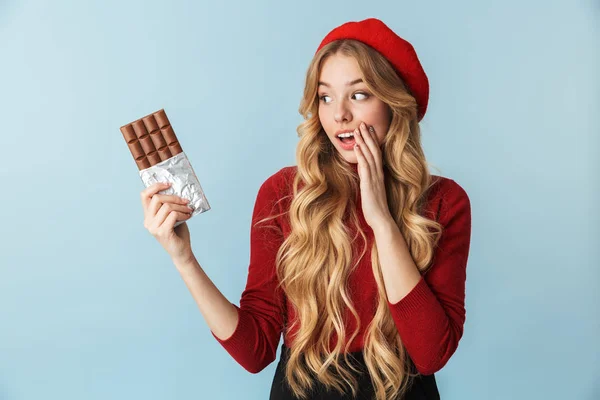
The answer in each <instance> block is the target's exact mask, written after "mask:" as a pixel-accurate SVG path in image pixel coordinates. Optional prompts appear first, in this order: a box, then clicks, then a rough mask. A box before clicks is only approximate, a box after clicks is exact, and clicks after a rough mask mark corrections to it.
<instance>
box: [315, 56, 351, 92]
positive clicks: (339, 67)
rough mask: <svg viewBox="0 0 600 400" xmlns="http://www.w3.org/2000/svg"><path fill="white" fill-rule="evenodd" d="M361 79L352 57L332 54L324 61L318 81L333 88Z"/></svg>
mask: <svg viewBox="0 0 600 400" xmlns="http://www.w3.org/2000/svg"><path fill="white" fill-rule="evenodd" d="M358 78H362V73H361V72H360V68H359V67H358V62H357V61H356V60H355V59H354V57H349V56H344V55H342V54H333V55H331V56H329V57H327V58H326V59H325V61H324V62H323V64H322V66H321V72H320V74H319V81H323V82H327V83H329V84H330V85H333V86H343V85H345V83H346V82H348V81H350V80H353V79H358Z"/></svg>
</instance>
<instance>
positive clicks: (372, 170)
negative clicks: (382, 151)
mask: <svg viewBox="0 0 600 400" xmlns="http://www.w3.org/2000/svg"><path fill="white" fill-rule="evenodd" d="M361 126H362V123H361ZM364 135H365V133H364V132H363V130H362V128H360V127H359V128H357V129H356V131H355V132H354V137H358V139H357V143H358V144H359V145H360V147H361V151H362V153H363V155H364V157H365V160H366V161H367V168H368V169H369V173H371V174H374V173H375V172H376V171H375V160H374V159H373V154H371V151H370V149H369V145H368V144H367V142H366V141H365V138H364Z"/></svg>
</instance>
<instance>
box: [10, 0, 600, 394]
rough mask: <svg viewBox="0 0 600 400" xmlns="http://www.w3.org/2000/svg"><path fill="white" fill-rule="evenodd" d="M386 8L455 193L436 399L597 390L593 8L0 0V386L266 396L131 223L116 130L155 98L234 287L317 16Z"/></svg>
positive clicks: (283, 150) (598, 89)
mask: <svg viewBox="0 0 600 400" xmlns="http://www.w3.org/2000/svg"><path fill="white" fill-rule="evenodd" d="M367 17H378V18H381V19H383V20H384V22H386V23H387V24H388V25H389V26H390V27H391V28H392V29H394V30H395V31H396V32H397V33H398V34H400V35H401V36H403V37H405V38H406V39H408V40H409V41H411V42H412V43H413V45H414V46H415V48H416V49H417V52H418V54H419V57H420V59H421V61H422V63H423V65H424V68H425V70H426V72H427V74H428V76H429V79H430V83H431V100H430V105H429V109H428V113H427V115H426V117H425V119H424V120H423V122H422V131H423V138H424V146H425V151H426V155H427V157H428V160H429V161H430V163H432V164H433V165H435V166H437V168H438V169H439V171H435V170H434V171H432V172H433V173H438V174H441V175H444V176H448V177H450V178H452V179H454V180H456V181H457V182H458V183H459V184H461V185H462V186H463V187H464V188H465V190H466V191H467V193H468V194H469V196H470V199H471V203H472V213H473V214H472V217H473V231H472V244H471V254H470V258H469V264H468V265H469V267H468V282H467V305H466V308H467V322H466V327H465V334H464V336H463V339H462V341H461V342H460V346H459V348H458V351H457V353H456V354H455V355H454V356H453V357H452V359H451V360H450V362H449V363H448V364H447V365H446V367H445V368H444V369H443V370H442V371H440V372H438V373H437V374H436V377H437V381H438V385H439V388H440V392H441V394H442V398H443V399H444V400H459V399H460V400H481V399H489V400H491V399H567V398H568V399H583V400H587V399H589V400H592V399H599V398H600V383H599V380H598V377H599V376H600V359H599V352H600V351H599V347H600V346H599V344H598V337H600V307H599V303H600V295H599V290H598V284H599V283H600V272H599V266H600V254H599V246H598V242H599V238H600V229H599V226H600V213H599V211H598V209H597V207H595V206H597V205H598V202H599V199H600V180H599V179H598V171H599V167H600V154H599V152H600V140H599V139H598V134H599V133H600V116H599V110H600V78H599V75H598V71H600V57H599V52H600V51H599V50H600V32H599V30H600V29H599V26H600V24H599V21H600V5H599V2H598V1H597V0H593V1H592V0H587V1H562V2H559V1H526V2H523V1H516V0H511V1H503V2H494V4H492V2H483V1H456V2H441V1H438V2H426V1H423V2H414V1H413V2H408V1H386V2H373V1H369V2H358V1H330V2H320V1H319V2H318V1H312V2H311V1H302V2H282V1H253V2H242V1H238V2H231V1H229V2H204V1H203V2H191V1H190V2H170V1H169V2H167V1H161V2H157V1H152V2H149V1H146V2H142V1H138V2H125V3H124V2H121V1H119V2H117V1H102V2H100V1H98V2H93V3H92V2H83V1H81V2H76V1H71V2H66V1H58V2H50V1H21V2H16V1H10V0H9V1H4V2H2V3H0V49H1V50H2V52H1V56H0V59H1V63H0V94H1V95H0V116H1V120H2V127H1V128H2V146H1V148H2V160H3V161H2V165H3V167H2V168H1V173H0V178H1V179H2V187H3V189H2V204H1V207H0V218H1V221H2V229H1V234H0V235H1V236H0V239H1V246H2V251H0V274H1V276H0V399H5V400H21V399H64V400H67V399H78V400H79V399H90V400H92V399H147V400H150V399H191V398H195V399H215V400H216V399H266V398H268V393H269V390H270V385H271V380H272V378H273V374H274V371H275V365H276V362H274V363H272V364H271V365H269V366H268V367H267V368H266V369H265V370H263V371H262V372H261V373H260V374H258V375H252V374H250V373H248V372H246V371H245V370H244V369H242V367H241V366H239V365H238V364H237V363H236V362H235V361H234V360H233V359H232V358H231V357H230V356H229V355H228V354H227V353H226V352H225V350H224V349H222V348H221V347H220V345H219V344H218V343H217V342H216V341H215V340H214V338H213V337H212V335H211V334H210V331H209V330H208V327H207V325H206V323H205V321H204V320H203V318H202V316H201V314H200V312H199V311H198V309H197V308H196V304H195V303H194V301H193V299H192V297H191V295H190V294H189V292H188V290H187V288H186V286H185V284H184V283H183V281H182V279H181V277H180V276H179V274H178V273H177V271H176V270H175V268H174V266H173V265H172V264H171V262H170V259H169V258H168V256H167V254H166V253H165V252H164V250H163V249H162V247H160V245H159V244H158V242H156V240H155V239H154V238H153V237H152V236H151V235H150V234H149V233H148V232H147V231H146V230H145V229H144V227H143V222H142V208H141V204H140V201H139V193H140V191H141V190H142V189H143V185H142V182H141V180H140V179H139V177H138V175H137V168H136V166H135V163H134V162H133V158H132V156H131V154H130V153H129V150H128V149H127V146H126V145H125V142H124V140H123V138H122V136H121V133H120V131H119V127H120V126H121V125H123V124H126V123H128V122H131V121H132V120H134V119H137V118H140V117H142V116H144V115H147V114H149V113H151V112H153V111H156V110H158V109H160V108H165V110H166V111H167V114H168V116H169V118H170V119H171V122H172V123H173V127H174V129H175V131H176V133H177V135H178V137H179V138H180V141H181V143H182V146H183V148H184V150H185V151H186V154H187V155H188V157H189V158H190V160H191V162H192V165H193V166H194V169H195V171H196V173H197V175H198V178H199V180H200V182H201V184H202V186H203V189H204V190H205V193H206V195H207V198H208V200H209V202H210V204H211V206H212V210H210V211H209V212H206V213H204V214H200V215H198V216H196V217H194V218H193V219H192V220H191V221H190V222H189V225H190V229H191V233H192V244H193V248H194V250H195V253H196V255H197V257H198V259H199V261H200V264H201V265H202V266H203V268H204V269H205V270H206V272H207V273H208V275H209V276H210V277H211V278H212V279H213V280H214V282H215V283H216V284H217V286H218V287H219V288H220V289H221V290H222V291H223V292H224V294H225V295H226V296H227V298H228V299H230V300H231V301H233V302H234V303H236V304H237V303H238V301H239V296H240V294H241V292H242V290H243V288H244V285H245V282H246V273H247V267H248V260H249V227H250V217H251V212H252V208H253V205H254V200H255V196H256V193H257V190H258V188H259V186H260V184H261V183H262V182H263V181H264V180H265V179H266V178H267V177H268V176H269V175H271V174H273V173H275V172H276V171H277V170H279V169H280V168H282V167H283V166H286V165H294V164H295V153H294V151H295V146H296V144H297V140H298V138H297V134H296V130H295V129H296V126H297V125H298V123H300V121H301V117H300V115H299V114H298V112H297V109H298V104H299V100H300V96H301V94H302V88H303V84H304V74H305V72H306V68H307V66H308V63H309V61H310V59H311V57H312V55H313V53H314V51H315V50H316V47H317V46H318V44H319V42H320V40H321V39H322V38H323V37H324V36H325V34H326V33H327V32H329V30H330V29H332V28H333V27H335V26H337V25H339V24H341V23H343V22H345V21H348V20H360V19H364V18H367Z"/></svg>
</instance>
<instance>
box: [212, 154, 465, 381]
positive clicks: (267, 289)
mask: <svg viewBox="0 0 600 400" xmlns="http://www.w3.org/2000/svg"><path fill="white" fill-rule="evenodd" d="M354 168H355V170H356V168H357V164H354ZM296 170H297V167H296V166H289V167H284V168H282V169H281V170H279V171H278V172H276V173H275V174H273V175H271V176H270V177H269V178H267V180H266V181H265V182H264V183H263V184H262V185H261V187H260V189H259V191H258V195H257V198H256V203H255V205H254V211H253V216H252V225H254V223H255V222H257V221H258V220H260V219H261V218H264V217H265V216H267V215H271V214H273V213H277V214H280V213H281V212H283V211H284V210H286V211H287V210H288V209H289V205H290V202H291V196H290V197H289V198H286V199H285V200H284V201H281V202H280V203H279V204H275V202H276V200H278V199H280V198H282V197H284V196H286V195H289V194H291V189H292V179H293V177H294V174H295V173H296ZM433 178H434V179H436V180H437V182H436V183H435V185H434V186H433V188H432V189H431V191H430V192H429V197H428V201H427V206H426V207H425V216H426V217H427V218H435V220H436V221H438V222H440V223H441V224H442V225H443V227H444V232H443V234H442V237H441V238H440V242H439V245H438V247H437V248H436V250H435V258H434V261H433V266H431V267H430V269H429V270H428V271H427V272H426V273H425V274H424V275H422V277H421V280H420V281H419V283H417V285H416V286H415V287H414V288H413V289H412V290H411V291H410V292H409V293H408V294H407V295H406V296H405V297H404V298H402V299H401V300H400V301H398V302H397V303H395V304H392V303H390V302H389V301H388V306H389V308H390V311H391V315H392V318H393V319H394V322H395V324H396V327H397V328H398V332H399V334H400V337H401V338H402V341H403V343H404V346H405V347H406V350H407V352H408V354H409V356H410V357H411V359H412V360H413V362H414V363H415V366H416V368H417V370H418V371H419V372H420V373H421V374H423V375H430V374H433V373H434V372H437V371H439V370H440V369H441V368H442V367H443V366H444V365H445V364H446V362H447V361H448V360H449V359H450V356H452V354H453V353H454V352H455V350H456V348H457V347H458V342H459V340H460V338H461V336H462V334H463V325H464V322H465V308H464V301H465V281H466V265H467V258H468V253H469V244H470V237H471V208H470V201H469V197H468V196H467V193H466V192H465V191H464V190H463V188H462V187H461V186H459V185H458V184H457V183H456V182H455V181H453V180H452V179H448V178H444V177H441V176H437V175H434V176H433ZM356 204H359V205H360V193H358V202H357V203H356ZM357 213H358V216H359V221H360V223H361V228H362V229H363V230H364V232H365V234H366V236H367V240H368V246H367V252H366V253H365V256H364V257H363V258H362V260H361V263H360V265H359V266H358V267H357V269H356V270H355V271H354V272H353V274H352V275H351V276H350V282H349V285H350V289H351V290H350V293H351V295H352V296H353V304H354V306H355V308H356V311H357V312H358V314H359V315H360V320H361V331H360V333H359V335H357V336H356V338H355V339H354V341H353V342H352V343H351V346H350V351H360V350H361V349H362V347H363V339H364V333H365V329H366V327H367V326H368V324H369V323H370V322H371V320H372V318H373V311H372V310H374V309H375V308H374V307H375V306H376V304H377V303H376V301H377V298H378V293H377V286H376V282H375V278H374V276H373V272H372V269H371V262H370V259H371V257H370V254H371V251H370V248H371V244H372V242H373V240H374V236H373V230H372V229H371V228H370V227H369V225H368V224H367V223H366V221H365V219H364V216H363V214H362V207H357ZM276 221H277V224H278V225H279V227H280V228H281V230H282V232H283V236H282V234H281V233H277V232H276V231H275V230H274V229H261V228H260V227H259V228H254V227H253V226H252V227H251V233H250V265H249V268H248V279H247V283H246V288H245V290H244V291H243V293H242V295H241V299H240V306H239V307H238V306H237V305H235V304H234V306H235V307H236V309H237V311H238V315H239V320H238V324H237V327H236V328H235V331H234V332H233V334H232V335H231V336H230V337H229V338H227V339H225V340H221V339H219V338H218V337H217V336H215V335H214V333H213V336H214V337H215V339H216V340H217V341H218V342H219V343H220V344H221V345H222V346H223V347H224V348H225V350H226V351H227V352H228V353H229V354H230V355H231V356H232V357H233V358H234V359H235V360H236V361H237V362H238V363H239V364H240V365H241V366H242V367H244V368H245V369H246V370H248V371H249V372H252V373H257V372H260V371H261V370H262V369H264V368H265V367H266V366H267V365H269V364H270V363H271V362H273V361H274V360H275V357H276V351H277V347H278V345H279V340H280V337H281V333H282V331H283V326H284V323H285V321H286V319H287V320H288V321H291V319H292V318H293V317H294V312H293V310H292V307H291V304H289V302H288V301H287V299H286V298H285V296H284V295H283V294H281V291H279V293H280V294H279V295H275V292H274V288H275V286H276V284H277V282H278V280H277V276H276V274H275V255H276V253H277V250H278V248H279V246H280V245H281V243H282V242H283V240H284V237H287V236H288V235H289V233H290V226H289V223H288V222H287V218H286V215H285V214H284V215H283V216H280V217H278V218H277V219H276ZM270 222H271V223H272V222H273V221H270ZM350 229H352V228H351V227H350ZM357 240H359V241H360V242H361V243H359V246H360V248H362V245H363V242H362V238H360V237H359V238H358V239H357ZM283 304H285V306H282V305H283ZM280 310H283V312H281V311H280ZM284 313H286V314H287V315H284ZM348 315H351V314H350V313H348ZM355 326H356V321H355V320H354V318H353V317H351V318H347V319H346V328H347V329H346V332H348V333H351V332H352V331H353V330H354V329H355ZM211 333H212V332H211ZM333 339H334V340H333V341H332V343H335V338H333ZM344 343H345V342H344ZM284 344H285V345H286V346H287V347H290V346H291V343H290V342H289V337H288V336H287V335H284Z"/></svg>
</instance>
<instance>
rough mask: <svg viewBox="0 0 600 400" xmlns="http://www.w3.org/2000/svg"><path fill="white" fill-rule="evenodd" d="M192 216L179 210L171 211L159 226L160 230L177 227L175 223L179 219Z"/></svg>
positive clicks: (182, 219)
mask: <svg viewBox="0 0 600 400" xmlns="http://www.w3.org/2000/svg"><path fill="white" fill-rule="evenodd" d="M190 218H191V215H187V214H185V213H181V212H178V211H171V212H170V213H169V214H168V215H167V217H166V218H165V221H164V222H163V223H162V224H161V225H160V226H159V227H158V231H160V232H168V231H170V230H172V229H173V228H174V227H175V223H176V222H177V221H185V220H188V219H190Z"/></svg>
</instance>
